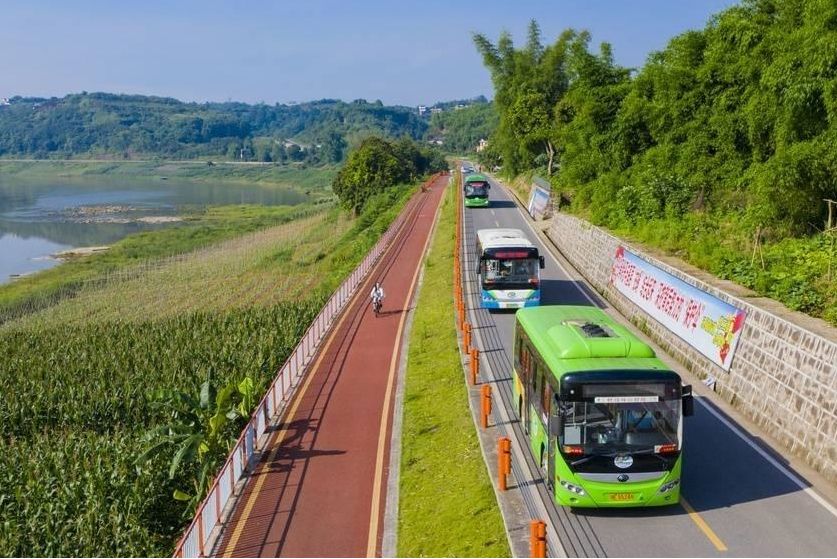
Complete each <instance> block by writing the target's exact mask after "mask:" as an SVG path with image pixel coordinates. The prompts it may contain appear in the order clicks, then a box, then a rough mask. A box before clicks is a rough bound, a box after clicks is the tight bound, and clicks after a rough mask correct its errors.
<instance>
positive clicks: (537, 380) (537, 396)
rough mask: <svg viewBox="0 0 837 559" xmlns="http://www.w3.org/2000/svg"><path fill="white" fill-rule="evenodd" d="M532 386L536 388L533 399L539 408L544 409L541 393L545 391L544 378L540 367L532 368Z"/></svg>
mask: <svg viewBox="0 0 837 559" xmlns="http://www.w3.org/2000/svg"><path fill="white" fill-rule="evenodd" d="M532 384H533V386H534V388H535V390H534V395H533V399H534V400H535V402H537V403H538V408H542V406H543V395H542V394H541V391H542V390H543V376H542V375H541V371H540V367H537V366H534V367H532ZM533 403H534V402H533Z"/></svg>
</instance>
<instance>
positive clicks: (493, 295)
mask: <svg viewBox="0 0 837 559" xmlns="http://www.w3.org/2000/svg"><path fill="white" fill-rule="evenodd" d="M476 261H477V263H478V266H477V276H478V279H479V286H480V301H481V303H482V306H483V308H486V309H518V308H521V307H531V306H534V305H539V304H540V303H541V277H540V272H541V269H542V268H543V267H544V260H543V256H540V255H539V254H538V247H537V246H535V245H534V244H532V242H531V241H530V240H529V239H528V238H526V235H524V234H523V231H521V230H520V229H480V230H479V231H477V246H476Z"/></svg>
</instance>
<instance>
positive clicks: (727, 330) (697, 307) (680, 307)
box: [610, 246, 746, 371]
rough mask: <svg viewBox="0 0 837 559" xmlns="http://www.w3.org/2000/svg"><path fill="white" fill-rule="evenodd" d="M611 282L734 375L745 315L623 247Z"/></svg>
mask: <svg viewBox="0 0 837 559" xmlns="http://www.w3.org/2000/svg"><path fill="white" fill-rule="evenodd" d="M610 283H611V284H613V286H614V287H615V288H616V289H617V290H618V291H619V292H620V293H622V294H623V295H624V296H625V297H627V298H628V299H630V300H631V301H632V302H633V303H634V304H636V305H637V306H638V307H639V308H641V309H642V310H643V311H645V312H646V313H648V314H649V315H651V317H652V318H654V319H655V320H656V321H658V322H660V323H661V324H662V325H663V326H665V327H666V328H668V329H669V330H671V331H672V332H674V333H675V334H677V335H678V336H679V337H680V338H682V339H683V340H684V341H685V342H686V343H688V344H689V345H691V346H692V347H694V348H695V349H697V350H698V351H699V352H701V353H702V354H703V355H705V356H706V357H708V358H709V359H711V360H712V361H713V362H714V363H716V364H718V365H720V366H721V367H722V368H723V369H724V370H726V371H729V368H730V364H731V363H732V355H733V353H735V347H736V345H737V344H738V338H739V336H740V335H741V329H742V328H743V326H744V317H745V316H746V313H745V312H744V311H743V310H741V309H738V308H736V307H733V306H732V305H730V304H729V303H725V302H724V301H721V300H720V299H718V298H716V297H713V296H712V295H710V294H709V293H706V292H705V291H701V290H700V289H697V288H696V287H693V286H691V285H689V284H688V283H686V282H684V281H683V280H680V279H678V278H676V277H674V276H672V275H671V274H669V273H668V272H665V271H663V270H661V269H660V268H657V267H656V266H653V265H651V264H649V263H648V262H646V261H645V260H643V259H641V258H640V257H638V256H637V255H635V254H633V253H632V252H630V251H628V250H626V249H625V247H622V246H620V247H619V248H617V249H616V257H615V258H614V260H613V268H612V269H611V272H610Z"/></svg>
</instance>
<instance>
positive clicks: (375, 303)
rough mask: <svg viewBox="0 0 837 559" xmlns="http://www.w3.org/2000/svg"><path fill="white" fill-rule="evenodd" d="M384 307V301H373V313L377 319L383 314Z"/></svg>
mask: <svg viewBox="0 0 837 559" xmlns="http://www.w3.org/2000/svg"><path fill="white" fill-rule="evenodd" d="M382 305H383V301H381V300H380V299H377V298H375V299H372V311H373V312H374V313H375V317H376V318H377V317H378V316H379V315H380V314H381V306H382Z"/></svg>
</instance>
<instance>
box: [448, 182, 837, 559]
mask: <svg viewBox="0 0 837 559" xmlns="http://www.w3.org/2000/svg"><path fill="white" fill-rule="evenodd" d="M490 200H491V205H490V207H488V208H474V209H470V208H466V209H465V219H464V220H463V224H464V227H465V238H464V243H465V248H466V249H470V248H471V247H473V243H474V238H475V236H474V235H475V231H476V230H477V229H482V228H491V227H513V228H518V229H522V230H523V231H524V232H525V233H526V234H527V235H528V236H529V238H530V239H531V240H532V241H533V242H536V243H537V244H538V245H539V248H540V250H541V253H542V254H545V255H546V268H545V269H544V270H542V272H541V273H542V275H541V277H542V280H541V286H542V290H543V291H542V299H541V301H542V304H582V305H589V304H597V305H599V306H602V307H604V308H607V307H608V305H607V304H606V303H605V302H604V301H602V300H601V299H600V298H599V297H597V296H596V295H595V294H594V293H593V291H592V289H591V288H590V287H589V286H587V285H586V284H584V283H580V282H576V281H573V280H572V279H570V277H569V276H568V274H567V273H566V272H565V270H564V269H563V268H562V267H561V266H560V265H559V263H558V261H557V260H556V259H555V258H554V257H553V256H550V252H549V251H548V250H545V247H544V246H543V243H541V241H540V240H539V239H538V236H537V235H536V234H535V231H533V230H532V228H531V227H530V225H529V223H530V222H529V221H528V220H527V218H526V217H524V215H523V213H522V212H521V211H520V210H519V209H518V207H517V205H516V204H515V203H514V202H513V200H512V199H511V195H510V194H509V193H507V192H506V191H505V190H504V189H503V188H502V187H501V186H499V185H497V184H496V183H493V187H492V188H491V190H490ZM472 252H473V251H472V250H465V252H464V254H465V255H466V257H468V258H471V257H472V256H473V255H472ZM463 270H464V271H463V273H464V274H465V275H466V282H468V283H470V285H469V286H466V287H467V292H470V293H471V296H469V301H470V304H471V306H472V307H476V303H477V300H476V298H475V297H474V293H475V288H476V284H475V279H476V278H475V275H474V273H473V266H472V263H471V262H468V261H466V262H465V265H464V266H463ZM472 320H473V322H474V323H475V324H474V326H475V328H476V331H477V332H478V333H479V334H478V335H479V338H480V341H481V343H482V344H483V347H481V350H482V352H483V353H482V355H483V356H484V358H485V359H486V360H487V361H488V362H489V364H490V369H491V371H492V374H493V375H494V381H495V389H496V390H497V391H498V392H499V395H500V398H501V401H502V402H503V403H504V405H505V406H506V407H507V409H508V410H509V413H510V414H511V410H512V409H513V408H512V405H511V383H510V376H511V350H512V347H511V346H512V331H513V326H514V313H513V311H512V312H510V311H493V312H489V311H487V310H484V309H476V308H474V311H473V313H472ZM678 373H680V374H681V375H682V376H683V378H684V379H686V382H688V381H689V379H692V380H693V381H694V379H693V378H692V377H691V376H690V375H689V374H688V373H687V372H686V371H683V370H678ZM696 400H697V404H696V406H695V415H694V416H693V417H689V418H686V423H685V428H684V454H683V456H684V458H683V460H684V462H683V477H682V494H683V502H681V504H680V505H676V506H672V507H665V508H654V509H634V510H625V509H611V510H583V511H578V512H572V511H570V510H568V509H565V508H563V507H559V506H557V505H554V504H552V501H551V499H550V497H549V495H548V494H547V492H546V490H545V488H544V486H543V484H542V483H539V484H535V485H534V487H532V488H529V489H530V490H531V493H532V495H534V496H535V498H538V499H541V501H542V502H543V503H544V506H545V507H546V510H547V511H548V515H549V521H548V523H549V524H550V525H551V526H552V527H553V528H554V529H555V532H556V533H557V539H558V540H559V541H560V544H561V546H562V547H563V552H564V553H565V554H566V555H569V556H582V557H608V556H628V557H631V556H634V557H646V556H647V557H682V556H698V557H715V556H762V557H776V556H783V557H784V556H787V557H799V556H805V557H819V556H835V555H837V512H835V509H834V508H833V507H832V506H830V505H828V504H827V503H826V504H825V505H823V504H822V503H821V502H819V501H818V500H817V499H816V498H814V497H812V495H811V492H812V490H811V489H808V490H807V491H806V490H804V489H803V487H805V486H807V483H806V482H805V481H804V479H802V477H801V476H800V475H799V474H796V473H795V472H793V471H792V470H791V469H790V467H789V466H787V463H786V461H784V460H783V459H782V457H781V456H775V455H772V452H771V451H770V450H765V449H766V448H767V447H766V446H764V445H760V444H759V443H758V434H748V433H746V431H745V429H744V428H743V427H742V426H740V425H736V424H735V423H734V422H733V421H732V420H731V419H730V418H728V417H727V416H726V415H725V414H724V413H723V412H722V411H721V410H720V409H718V408H717V407H716V406H714V405H713V404H712V403H711V402H710V401H708V400H707V399H706V398H700V397H697V398H696ZM495 402H497V398H495ZM498 403H499V402H498ZM508 427H509V430H510V431H511V432H512V433H513V435H514V437H515V439H516V441H515V444H518V445H520V446H521V448H523V449H524V451H525V452H526V455H527V457H528V463H527V464H525V465H521V464H518V465H517V467H526V468H528V469H529V473H530V475H532V476H533V477H535V478H539V475H538V473H537V471H538V469H537V468H536V466H535V462H534V459H533V458H532V456H531V453H530V452H528V450H525V449H526V446H525V444H522V443H521V441H522V438H521V437H522V432H521V429H520V426H519V425H518V424H517V423H516V422H515V423H513V424H511V425H509V426H508ZM801 486H802V487H801ZM550 554H560V550H554V549H553V550H552V551H551V553H550Z"/></svg>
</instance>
